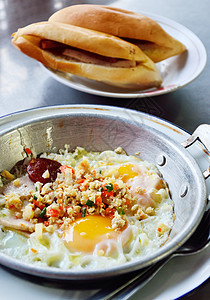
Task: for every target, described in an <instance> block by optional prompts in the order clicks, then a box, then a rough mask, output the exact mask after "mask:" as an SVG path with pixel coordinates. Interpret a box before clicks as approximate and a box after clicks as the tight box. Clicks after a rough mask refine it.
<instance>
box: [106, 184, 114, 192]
mask: <svg viewBox="0 0 210 300" xmlns="http://www.w3.org/2000/svg"><path fill="white" fill-rule="evenodd" d="M105 188H106V190H107V192H108V193H109V192H111V191H112V190H113V184H112V183H108V184H106V185H105Z"/></svg>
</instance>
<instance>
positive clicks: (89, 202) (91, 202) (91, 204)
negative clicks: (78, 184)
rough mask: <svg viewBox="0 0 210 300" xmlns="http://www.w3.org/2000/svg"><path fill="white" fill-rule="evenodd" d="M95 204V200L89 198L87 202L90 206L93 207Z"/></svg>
mask: <svg viewBox="0 0 210 300" xmlns="http://www.w3.org/2000/svg"><path fill="white" fill-rule="evenodd" d="M93 204H94V202H93V201H91V200H89V199H88V200H87V202H86V205H87V206H89V207H93Z"/></svg>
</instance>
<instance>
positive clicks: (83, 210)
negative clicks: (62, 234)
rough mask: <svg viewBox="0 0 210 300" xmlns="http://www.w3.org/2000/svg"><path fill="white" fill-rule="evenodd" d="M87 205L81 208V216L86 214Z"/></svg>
mask: <svg viewBox="0 0 210 300" xmlns="http://www.w3.org/2000/svg"><path fill="white" fill-rule="evenodd" d="M86 211H87V207H83V208H82V217H83V218H84V217H85V216H86Z"/></svg>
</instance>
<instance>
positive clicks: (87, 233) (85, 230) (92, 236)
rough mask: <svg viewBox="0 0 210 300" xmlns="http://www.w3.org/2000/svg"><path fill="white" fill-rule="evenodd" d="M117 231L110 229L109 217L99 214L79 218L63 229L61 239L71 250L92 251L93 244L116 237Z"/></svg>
mask: <svg viewBox="0 0 210 300" xmlns="http://www.w3.org/2000/svg"><path fill="white" fill-rule="evenodd" d="M118 235H119V233H118V232H116V231H114V230H113V229H112V225H111V219H110V218H109V217H102V216H99V215H89V216H86V217H84V218H79V219H77V220H76V221H74V222H73V224H71V225H70V227H69V229H68V230H65V232H64V234H63V239H64V241H65V242H66V244H67V247H68V248H69V249H71V250H72V251H75V250H77V251H82V252H87V253H88V252H89V253H90V252H93V251H94V249H95V246H96V245H97V244H98V243H99V242H101V241H106V240H110V239H116V238H117V236H118Z"/></svg>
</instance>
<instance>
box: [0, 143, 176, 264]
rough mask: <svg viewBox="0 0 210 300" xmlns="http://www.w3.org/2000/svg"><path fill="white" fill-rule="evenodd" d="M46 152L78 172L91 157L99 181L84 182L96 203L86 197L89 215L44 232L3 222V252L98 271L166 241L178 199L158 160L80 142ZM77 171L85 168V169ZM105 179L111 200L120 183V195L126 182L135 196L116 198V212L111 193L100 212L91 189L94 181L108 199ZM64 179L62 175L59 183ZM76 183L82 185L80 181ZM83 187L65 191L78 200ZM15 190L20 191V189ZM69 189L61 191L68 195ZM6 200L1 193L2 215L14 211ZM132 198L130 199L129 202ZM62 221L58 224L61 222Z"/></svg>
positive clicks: (37, 261)
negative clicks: (93, 148) (70, 148)
mask: <svg viewBox="0 0 210 300" xmlns="http://www.w3.org/2000/svg"><path fill="white" fill-rule="evenodd" d="M41 157H43V158H48V159H52V160H56V161H58V162H60V163H61V164H62V165H66V166H69V167H71V168H74V170H75V173H76V174H77V171H78V170H79V168H80V167H81V164H82V162H84V161H87V162H88V164H89V166H88V169H89V172H90V173H89V175H90V174H92V173H91V172H93V171H96V172H97V173H98V174H100V176H99V179H98V180H97V182H96V183H94V182H91V181H90V182H89V187H88V185H87V186H86V187H85V188H84V186H85V183H84V184H83V186H82V187H83V188H84V195H85V193H86V194H87V197H88V199H89V201H90V203H92V205H93V207H88V205H87V200H84V199H81V203H82V204H81V205H84V206H85V207H86V208H87V212H88V213H87V214H86V215H83V216H82V214H81V215H80V216H79V217H78V216H76V217H74V219H73V221H72V222H67V224H66V226H64V227H60V226H58V227H57V229H56V230H53V231H51V230H50V226H49V227H46V228H45V227H44V228H45V230H44V231H43V233H42V234H41V236H38V235H37V234H36V232H33V233H30V234H27V235H23V234H22V233H20V232H19V231H18V230H10V229H8V228H7V229H6V230H5V229H4V226H3V225H2V226H1V225H0V251H1V252H3V253H6V254H8V255H11V256H13V257H15V258H17V259H21V260H23V261H26V262H30V263H34V264H37V265H39V266H49V267H50V266H54V267H57V268H62V269H72V270H81V269H91V270H93V269H100V268H102V269H103V268H109V267H112V266H114V265H120V264H123V263H125V262H127V261H134V260H136V259H138V258H140V257H143V256H147V255H149V254H151V253H153V252H155V251H157V250H158V249H159V248H160V247H161V246H162V245H163V244H164V243H166V242H167V239H168V237H169V234H170V231H171V229H172V227H173V223H174V210H173V201H172V199H171V198H170V195H169V190H168V188H167V184H166V182H165V181H164V179H163V178H162V175H161V174H160V172H159V170H158V169H157V167H156V166H155V165H153V164H152V163H149V162H147V161H142V160H140V159H138V158H136V157H134V156H129V155H127V154H125V153H124V152H122V153H116V152H115V151H103V152H101V153H99V152H87V151H86V150H85V149H83V148H81V147H77V149H76V150H75V151H74V152H73V153H71V152H69V151H68V149H67V147H66V149H64V150H61V151H60V153H59V154H56V153H43V154H42V155H41ZM78 172H81V169H80V170H79V171H78ZM89 175H88V176H89ZM88 176H86V177H84V180H87V178H88ZM91 176H92V175H91ZM91 176H89V177H91ZM59 178H61V177H59ZM71 178H72V172H71V171H70V173H69V177H68V181H66V182H70V181H71ZM69 180H70V181H69ZM102 181H103V182H104V181H105V182H106V183H108V184H109V185H111V186H112V188H113V191H112V200H113V199H115V198H114V197H115V190H114V184H115V182H117V184H118V186H119V195H121V196H122V197H126V195H125V189H124V185H126V187H127V189H128V190H129V193H130V194H131V196H132V201H126V198H125V201H124V202H123V203H124V207H121V204H119V205H118V204H117V201H119V198H116V203H115V207H114V209H115V214H114V215H112V216H110V215H107V214H105V213H104V212H105V209H106V208H109V205H110V203H111V201H109V199H108V198H107V199H105V200H104V199H102V200H103V201H104V205H105V207H104V210H102V214H100V213H101V209H102V208H101V207H100V208H99V207H97V205H96V198H95V197H96V196H94V197H93V195H92V194H91V189H90V185H91V184H92V185H93V187H92V188H93V189H94V193H95V194H94V195H97V196H98V195H100V196H101V197H102V198H103V195H102V194H101V193H100V191H99V190H100V189H101V188H102V186H101V184H102ZM56 184H57V183H56ZM60 184H61V179H59V182H58V186H59V185H60ZM77 185H78V187H77V188H78V190H79V184H77ZM99 187H100V188H99ZM39 188H40V186H38V189H39ZM48 188H49V189H48ZM50 188H51V186H50V185H49V186H48V187H46V191H47V193H48V192H49V191H50ZM78 190H75V191H74V190H71V191H69V190H68V186H67V188H66V191H65V193H67V194H68V193H70V194H69V195H71V197H74V199H77V191H78ZM81 190H82V188H81ZM79 191H80V190H79ZM7 192H8V190H7ZM12 192H13V193H15V190H14V189H13V191H12ZM65 193H61V194H59V193H58V194H57V195H59V197H64V194H65ZM72 195H73V196H72ZM69 197H70V196H69ZM49 199H50V196H49ZM4 200H5V199H4V195H1V201H0V205H1V207H0V218H1V216H4V215H6V216H7V217H9V216H10V210H9V209H8V208H7V207H6V206H5V204H4V203H5V202H4ZM77 201H78V200H77ZM129 202H131V203H130V204H126V203H129ZM56 205H57V204H56ZM77 205H78V204H77ZM126 205H127V206H126ZM73 206H74V205H73ZM111 208H113V206H112V207H111ZM72 209H73V208H72ZM94 209H95V211H96V212H95V213H94ZM122 214H123V216H122ZM64 219H65V215H64ZM122 219H123V221H125V222H124V223H123V225H122V226H121V227H119V228H117V229H115V227H114V226H115V225H116V226H118V222H120V221H122ZM52 220H53V219H52ZM61 221H62V220H60V223H58V225H59V224H62V222H63V221H62V222H61ZM43 226H44V225H43Z"/></svg>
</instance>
